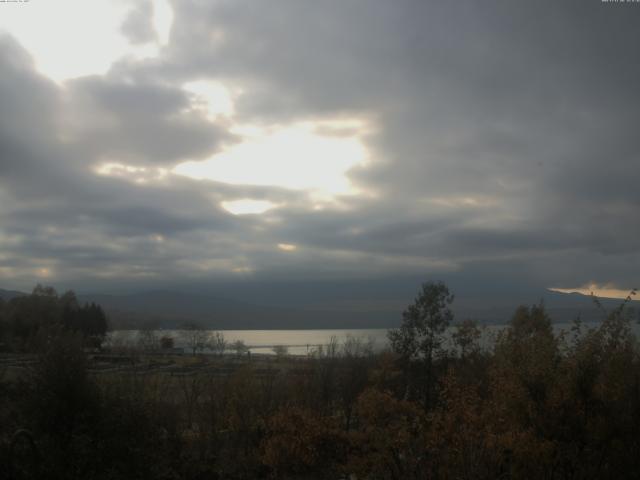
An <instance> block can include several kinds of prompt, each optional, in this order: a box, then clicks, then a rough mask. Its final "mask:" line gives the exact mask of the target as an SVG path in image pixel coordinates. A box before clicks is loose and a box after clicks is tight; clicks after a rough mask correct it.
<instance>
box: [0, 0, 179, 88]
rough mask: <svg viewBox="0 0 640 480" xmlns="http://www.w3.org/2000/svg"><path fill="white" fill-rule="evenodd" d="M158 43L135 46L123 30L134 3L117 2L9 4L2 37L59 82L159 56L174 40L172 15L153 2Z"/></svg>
mask: <svg viewBox="0 0 640 480" xmlns="http://www.w3.org/2000/svg"><path fill="white" fill-rule="evenodd" d="M152 4H153V10H154V13H153V19H152V24H153V26H154V29H155V33H156V41H154V42H148V43H145V44H141V45H132V44H131V43H130V42H129V41H128V40H127V38H126V37H125V36H124V35H123V33H122V31H121V26H122V24H123V22H124V20H125V18H126V16H127V14H128V12H129V9H130V8H131V5H132V4H131V3H127V2H121V1H113V0H92V1H90V2H88V1H86V0H57V1H55V2H54V1H32V2H26V3H7V4H5V5H3V6H2V7H3V8H2V15H0V32H1V31H7V32H9V34H11V35H12V36H14V37H15V38H16V39H17V40H18V41H19V42H20V44H21V45H22V46H23V47H24V48H26V49H27V50H28V51H29V53H30V54H31V55H32V56H33V59H34V61H35V66H36V68H37V69H38V71H39V72H40V73H41V74H43V75H45V76H47V77H49V78H51V79H52V80H54V81H56V82H58V83H60V82H63V81H64V80H67V79H70V78H76V77H81V76H86V75H95V74H104V73H106V72H107V71H108V70H109V68H110V67H111V65H112V64H113V63H114V62H116V61H117V60H118V59H120V58H123V57H126V56H133V57H135V58H147V57H154V56H157V55H158V54H159V51H160V48H161V47H163V46H165V45H166V44H167V42H168V40H169V32H170V30H171V24H172V22H173V11H172V9H171V7H170V5H169V3H168V2H167V0H153V2H152Z"/></svg>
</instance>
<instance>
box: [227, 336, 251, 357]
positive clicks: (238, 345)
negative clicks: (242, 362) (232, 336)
mask: <svg viewBox="0 0 640 480" xmlns="http://www.w3.org/2000/svg"><path fill="white" fill-rule="evenodd" d="M231 349H232V350H235V352H236V355H238V356H240V355H242V354H244V353H246V352H248V351H249V347H247V346H246V345H245V343H244V342H243V341H242V340H236V341H235V342H233V343H232V344H231Z"/></svg>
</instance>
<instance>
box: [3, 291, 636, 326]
mask: <svg viewBox="0 0 640 480" xmlns="http://www.w3.org/2000/svg"><path fill="white" fill-rule="evenodd" d="M20 295H25V293H23V292H18V291H12V290H2V289H0V298H3V299H4V300H9V299H11V298H13V297H16V296H20ZM248 298H251V295H248ZM78 299H79V300H80V302H81V303H85V302H95V303H98V304H100V305H101V306H102V307H103V308H104V309H105V311H106V312H107V314H108V316H109V318H110V320H111V324H112V327H113V328H120V329H122V328H124V329H126V328H138V327H140V326H142V325H145V324H148V325H153V326H157V327H164V328H172V327H179V326H180V325H183V324H185V323H189V322H197V323H199V324H202V325H203V326H206V327H209V328H217V329H232V330H236V329H237V330H241V329H319V328H392V327H396V326H398V325H399V323H400V320H401V318H402V311H403V310H404V308H405V307H406V306H407V305H408V304H409V303H410V302H411V299H407V298H397V299H392V300H385V301H384V302H380V301H376V299H372V300H371V301H370V302H368V301H367V300H366V299H363V298H359V299H357V300H349V299H348V298H340V299H336V300H335V302H330V301H326V302H325V303H324V304H323V305H321V306H318V305H317V304H314V305H302V304H296V305H295V306H293V307H286V306H278V305H272V304H271V305H262V304H259V303H252V302H250V301H241V300H237V299H234V298H230V297H226V296H216V295H206V294H202V293H185V292H179V291H172V290H151V291H146V292H139V293H131V294H125V295H108V294H100V293H96V294H81V295H78ZM280 301H281V302H282V303H283V304H286V303H287V301H286V298H283V299H280ZM539 301H542V302H543V303H544V304H545V307H546V309H547V311H548V312H549V314H550V316H551V318H552V320H553V321H554V322H569V321H571V320H573V319H575V318H577V317H578V316H580V318H581V319H582V320H583V321H586V322H589V321H597V320H600V319H601V318H602V317H603V313H602V312H601V311H599V310H598V309H597V308H596V306H595V304H594V302H593V300H592V299H591V298H590V297H589V296H586V295H582V294H579V293H569V294H568V293H560V292H555V291H550V290H545V291H542V292H539V294H538V295H535V294H519V295H514V294H512V295H508V296H506V295H500V294H493V295H489V294H487V293H486V292H485V293H483V294H476V295H473V294H466V295H465V294H462V295H459V296H457V297H456V299H455V301H454V303H453V310H454V314H455V318H456V320H461V319H465V318H472V319H475V320H478V321H479V322H481V323H487V324H491V323H494V324H495V323H505V322H507V321H508V320H509V319H510V318H511V316H512V315H513V312H514V311H515V309H516V308H517V306H518V305H531V304H534V303H538V302H539ZM600 302H601V304H602V305H603V307H605V308H606V309H608V310H610V309H613V308H615V307H616V306H617V305H619V304H620V303H621V302H622V300H620V299H600ZM632 306H633V307H635V308H636V310H640V309H639V308H638V307H640V302H639V301H633V302H632ZM636 315H637V313H636Z"/></svg>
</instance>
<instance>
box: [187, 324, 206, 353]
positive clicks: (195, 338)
mask: <svg viewBox="0 0 640 480" xmlns="http://www.w3.org/2000/svg"><path fill="white" fill-rule="evenodd" d="M182 329H183V332H182V336H183V338H184V342H185V343H186V345H187V347H188V348H189V349H191V352H192V354H193V355H195V354H196V353H197V352H198V351H202V350H204V348H205V347H206V346H207V340H208V339H209V333H208V332H207V330H206V329H205V328H204V327H203V326H202V325H200V324H198V323H186V324H185V325H184V326H183V327H182Z"/></svg>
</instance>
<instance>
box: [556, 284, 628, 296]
mask: <svg viewBox="0 0 640 480" xmlns="http://www.w3.org/2000/svg"><path fill="white" fill-rule="evenodd" d="M549 290H551V291H552V292H560V293H581V294H582V295H591V293H593V294H594V295H595V296H596V297H602V298H627V296H629V294H630V292H631V289H630V288H629V289H626V290H625V289H620V288H616V287H615V286H614V285H611V284H605V285H598V284H597V283H589V284H586V285H583V286H582V287H577V288H550V289H549ZM632 298H635V297H633V296H632Z"/></svg>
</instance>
